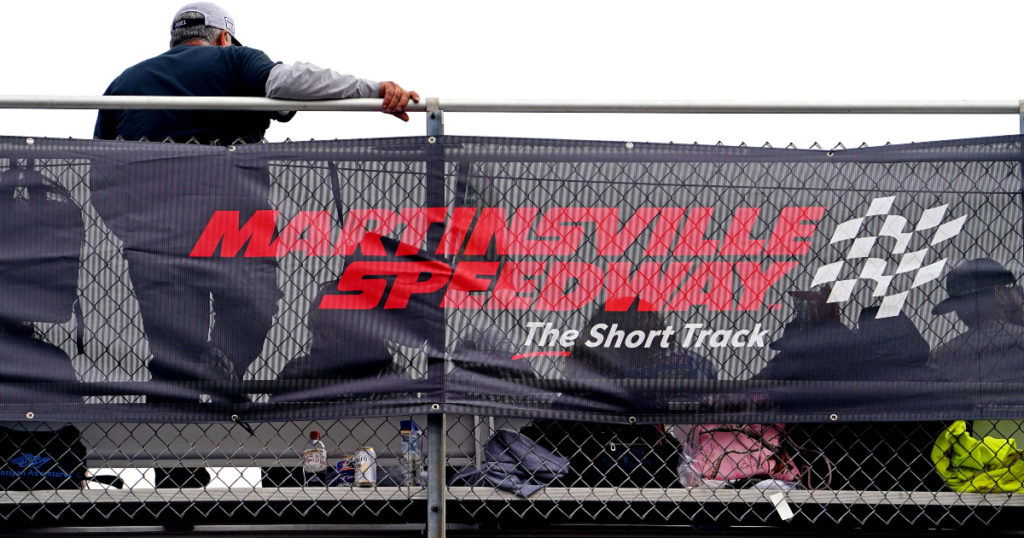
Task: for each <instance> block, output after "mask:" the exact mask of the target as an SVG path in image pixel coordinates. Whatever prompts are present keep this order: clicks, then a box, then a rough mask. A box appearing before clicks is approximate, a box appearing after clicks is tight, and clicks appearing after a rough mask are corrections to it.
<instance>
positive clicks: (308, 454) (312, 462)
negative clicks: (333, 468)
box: [302, 430, 327, 485]
mask: <svg viewBox="0 0 1024 538" xmlns="http://www.w3.org/2000/svg"><path fill="white" fill-rule="evenodd" d="M326 469H327V448H325V447H324V443H323V441H321V440H320V432H319V431H317V430H313V431H311V432H309V442H308V443H306V449H305V450H303V451H302V476H303V478H304V479H305V483H306V485H326V484H325V483H324V480H323V475H324V471H325V470H326Z"/></svg>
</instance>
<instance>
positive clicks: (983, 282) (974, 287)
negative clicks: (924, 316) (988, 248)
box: [932, 258, 1017, 314]
mask: <svg viewBox="0 0 1024 538" xmlns="http://www.w3.org/2000/svg"><path fill="white" fill-rule="evenodd" d="M1016 282H1017V279H1016V278H1015V277H1014V276H1013V273H1012V272H1010V270H1009V269H1007V268H1006V267H1003V265H1002V264H1001V263H999V262H997V261H995V260H990V259H988V258H977V259H974V260H968V261H965V262H963V263H961V264H960V265H957V266H956V267H954V268H953V270H952V271H950V272H949V274H948V275H946V293H948V294H949V298H947V299H946V300H944V301H942V302H940V303H939V304H937V305H935V308H932V314H946V313H949V312H952V311H954V310H956V309H957V307H959V306H961V305H964V304H967V303H969V302H971V300H972V297H971V296H972V295H974V294H975V293H978V292H981V291H985V290H988V289H992V288H995V287H999V286H1008V285H1010V284H1014V283H1016Z"/></svg>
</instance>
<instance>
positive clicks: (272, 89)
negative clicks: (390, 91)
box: [267, 62, 380, 99]
mask: <svg viewBox="0 0 1024 538" xmlns="http://www.w3.org/2000/svg"><path fill="white" fill-rule="evenodd" d="M379 92H380V85H379V84H378V83H377V82H375V81H372V80H367V79H362V78H358V77H355V76H352V75H346V74H343V73H338V72H337V71H333V70H331V69H323V68H320V67H317V66H315V65H313V64H310V63H305V62H296V63H294V64H292V65H285V64H278V65H276V66H274V68H273V69H271V70H270V76H269V77H268V78H267V97H272V98H277V99H349V98H352V97H378V94H379Z"/></svg>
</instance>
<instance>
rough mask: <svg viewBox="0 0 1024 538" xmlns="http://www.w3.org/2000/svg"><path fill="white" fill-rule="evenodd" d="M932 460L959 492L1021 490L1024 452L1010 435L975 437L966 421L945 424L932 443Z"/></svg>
mask: <svg viewBox="0 0 1024 538" xmlns="http://www.w3.org/2000/svg"><path fill="white" fill-rule="evenodd" d="M932 463H934V464H935V471H936V472H938V473H939V475H940V476H942V478H943V480H945V481H946V485H947V486H949V487H950V489H952V490H954V491H958V492H961V493H1021V492H1024V452H1022V451H1021V450H1020V449H1018V448H1017V441H1016V440H1014V439H997V438H995V437H985V438H984V439H982V440H980V441H979V440H978V439H975V438H974V437H971V435H970V434H969V433H968V432H967V423H966V422H964V421H962V420H958V421H956V422H954V423H953V424H952V425H950V426H949V427H948V428H946V429H945V430H944V431H943V432H942V433H941V434H939V438H938V439H936V441H935V446H933V447H932Z"/></svg>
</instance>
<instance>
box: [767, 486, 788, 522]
mask: <svg viewBox="0 0 1024 538" xmlns="http://www.w3.org/2000/svg"><path fill="white" fill-rule="evenodd" d="M768 500H770V501H771V502H772V504H774V505H775V511H776V512H778V514H779V517H780V518H782V520H783V521H789V520H791V519H793V509H792V508H790V506H789V503H788V502H786V494H785V493H782V492H781V491H780V492H779V493H773V494H771V495H769V496H768Z"/></svg>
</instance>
